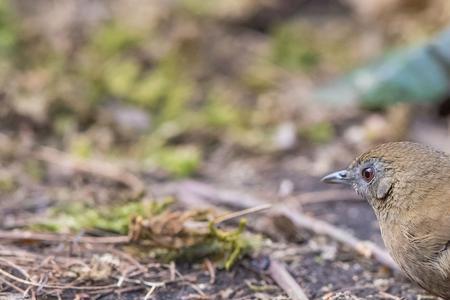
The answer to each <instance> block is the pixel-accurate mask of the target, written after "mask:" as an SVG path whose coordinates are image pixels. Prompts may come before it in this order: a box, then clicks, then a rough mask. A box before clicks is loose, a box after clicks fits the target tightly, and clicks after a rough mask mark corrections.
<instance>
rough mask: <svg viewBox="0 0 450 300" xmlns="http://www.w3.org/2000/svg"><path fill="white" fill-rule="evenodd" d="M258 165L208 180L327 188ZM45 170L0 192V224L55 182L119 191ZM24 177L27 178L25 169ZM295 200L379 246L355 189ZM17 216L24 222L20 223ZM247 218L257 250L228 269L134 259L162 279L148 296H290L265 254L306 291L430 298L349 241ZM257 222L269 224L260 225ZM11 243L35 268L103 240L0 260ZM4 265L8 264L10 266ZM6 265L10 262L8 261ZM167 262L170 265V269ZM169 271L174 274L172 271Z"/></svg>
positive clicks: (19, 245) (41, 212)
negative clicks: (244, 176)
mask: <svg viewBox="0 0 450 300" xmlns="http://www.w3.org/2000/svg"><path fill="white" fill-rule="evenodd" d="M8 164H9V168H10V170H11V171H13V170H14V171H15V172H22V171H23V170H21V168H22V167H23V165H22V163H21V162H17V161H15V162H14V161H12V160H10V161H9V163H8ZM280 165H283V164H280ZM263 168H264V169H265V171H261V172H259V174H260V176H258V177H257V178H253V179H252V181H253V182H252V183H251V184H248V185H246V186H244V185H243V186H241V188H240V189H238V188H237V186H236V183H226V182H224V181H223V179H222V181H220V183H219V181H217V182H214V183H211V184H212V185H215V186H216V187H219V188H228V189H230V187H233V189H234V190H240V191H244V192H245V194H250V195H251V194H253V195H258V196H261V195H265V197H264V198H265V199H273V200H272V201H273V202H278V203H279V202H281V201H289V202H291V203H292V201H293V202H295V201H296V198H298V199H300V196H301V195H302V194H303V193H305V192H313V191H319V190H325V189H329V188H330V187H329V186H326V185H323V184H321V183H320V181H319V178H317V177H305V176H301V175H299V174H296V175H293V174H292V173H290V172H287V171H286V170H283V168H282V167H279V165H277V164H273V165H272V166H270V165H266V166H264V167H263ZM277 168H278V170H277ZM46 170H47V172H48V174H47V176H45V178H46V180H45V182H42V183H41V184H32V183H30V182H28V185H26V186H22V188H21V189H20V191H17V192H15V193H12V194H9V195H6V194H2V196H1V198H2V201H1V203H2V205H1V210H2V215H3V216H4V217H3V219H2V220H1V229H3V230H10V229H11V228H16V229H17V228H20V227H22V226H24V224H26V223H27V222H30V221H32V220H33V219H36V218H40V216H42V217H45V211H46V208H47V207H48V206H50V205H53V204H54V203H53V201H54V200H53V199H52V194H53V195H55V191H56V190H58V189H59V192H60V193H61V192H62V190H64V189H67V190H66V192H68V193H72V192H73V191H75V190H76V192H75V193H76V194H78V195H79V196H81V197H82V196H83V195H88V194H89V195H91V196H92V195H94V198H97V199H98V201H102V198H103V199H106V198H108V197H110V196H111V195H113V194H115V193H116V194H117V193H121V192H123V190H122V189H121V188H119V187H117V186H114V185H111V184H107V183H105V182H101V181H98V180H95V179H94V178H90V177H89V176H87V177H86V176H81V175H73V174H65V175H61V170H58V169H55V168H47V169H46ZM266 174H270V176H266ZM218 177H219V176H218ZM22 178H24V180H25V178H26V175H24V176H23V177H22ZM287 179H289V180H292V183H293V185H292V186H291V191H290V196H289V199H287V198H285V200H283V199H282V198H280V197H279V196H277V189H276V187H278V186H279V185H280V180H281V181H282V180H287ZM200 180H201V178H200ZM163 183H164V181H159V182H155V181H151V182H149V183H148V184H149V186H153V187H157V186H158V185H161V184H163ZM24 184H25V182H24ZM305 186H307V187H309V190H308V191H304V187H305ZM256 187H257V188H256ZM261 187H262V188H261ZM333 191H340V190H333ZM342 191H343V190H342ZM328 198H330V197H328ZM295 207H296V209H298V210H301V211H302V212H303V213H306V214H308V215H311V216H314V217H317V218H318V219H321V220H325V221H327V222H329V223H331V224H334V225H336V226H337V227H339V228H343V229H345V230H347V231H349V232H351V233H353V234H354V235H355V236H356V237H358V238H360V239H362V240H370V241H373V242H375V243H377V244H378V245H380V246H382V241H381V237H380V233H379V229H378V226H377V221H376V219H375V216H374V214H373V213H372V210H371V208H370V207H369V205H368V204H367V203H366V202H364V201H362V200H359V199H357V198H355V197H353V198H351V199H339V198H338V199H332V198H331V199H325V200H324V201H321V202H317V203H314V202H312V203H306V204H303V205H301V203H298V205H296V206H295ZM17 220H20V222H22V223H23V224H18V223H17ZM249 220H250V221H249V225H250V228H251V230H253V231H258V232H261V231H262V232H264V233H265V236H266V238H265V240H264V244H263V246H262V247H261V248H260V250H258V251H257V252H255V253H251V254H250V255H246V256H245V257H244V258H243V259H242V260H240V261H239V262H238V263H237V264H236V265H235V266H234V267H233V268H232V269H231V270H229V271H226V270H224V269H223V268H217V269H216V270H215V271H214V273H213V274H212V273H211V270H210V269H208V268H206V267H205V263H204V262H201V261H200V262H199V263H185V262H183V261H178V262H177V263H176V264H175V265H173V266H170V265H166V264H160V263H157V262H156V261H154V260H151V259H148V258H146V259H143V260H142V261H140V264H142V265H143V266H145V267H144V268H145V269H146V271H145V275H142V276H143V277H139V276H138V277H136V279H139V278H141V279H142V278H145V280H147V281H152V282H165V284H164V286H158V287H156V288H155V289H154V290H153V291H152V293H151V296H149V297H148V298H147V299H288V297H287V296H286V294H285V292H284V291H283V290H281V289H280V287H278V286H277V285H276V283H275V282H274V281H273V280H272V279H271V277H270V276H269V275H268V273H267V269H268V264H269V263H270V260H269V256H270V257H275V258H277V259H279V260H280V261H282V262H284V263H285V264H286V266H287V269H288V271H289V272H290V273H291V275H292V276H293V277H294V278H295V280H296V281H297V282H298V283H299V284H300V286H301V287H302V288H303V289H304V290H305V292H306V294H307V296H308V297H310V299H411V300H415V299H433V298H432V297H431V296H427V293H426V292H424V291H423V290H422V289H420V288H419V287H417V286H415V285H414V284H411V283H410V282H409V281H408V280H407V279H405V278H404V277H403V276H402V275H401V274H397V273H392V272H391V271H389V270H388V269H387V268H386V267H384V266H382V265H380V264H379V263H377V262H376V261H375V260H374V259H371V258H364V257H362V256H361V255H359V254H357V253H356V252H355V251H354V249H349V248H348V247H345V246H343V245H341V244H340V243H338V242H336V241H335V240H333V239H331V238H329V237H326V236H319V235H316V234H313V233H311V232H309V231H307V230H303V231H301V230H296V229H293V228H292V227H290V226H289V222H287V223H286V221H285V220H282V219H279V220H277V219H275V220H274V219H271V220H269V221H268V218H267V216H266V213H265V212H262V213H258V214H256V215H254V216H252V217H250V218H249ZM262 226H267V227H266V228H262ZM91 234H92V233H91ZM94 234H95V232H94ZM108 247H109V246H108ZM113 248H114V247H113ZM13 249H17V251H26V253H27V254H24V255H25V256H27V255H38V256H36V259H37V260H36V261H34V264H35V267H33V268H32V269H34V271H32V272H36V269H35V268H36V265H39V264H42V265H45V264H47V263H48V260H51V259H55V258H56V260H58V257H64V258H65V259H69V258H83V259H86V260H87V261H89V259H91V258H92V256H95V254H98V253H102V252H104V251H105V248H99V247H98V246H95V245H93V246H92V245H91V246H88V245H81V244H80V245H78V244H77V243H76V242H74V241H72V242H70V241H67V242H61V243H60V242H57V243H54V242H38V243H36V242H32V241H28V242H27V241H26V240H25V241H23V240H22V241H20V242H13V243H3V244H2V246H1V248H0V253H1V257H0V258H1V262H2V265H4V263H5V262H4V261H3V259H7V258H8V253H7V252H8V250H9V251H11V250H13ZM108 249H110V248H106V250H107V251H109V250H108ZM117 249H122V248H121V247H119V248H117ZM13 251H14V250H13ZM111 251H112V250H111ZM120 251H122V250H120ZM125 252H126V251H125ZM111 253H114V252H111ZM9 255H11V254H9ZM138 259H139V258H138ZM19 263H21V262H20V261H18V262H16V264H19ZM22 263H23V262H22ZM6 266H7V265H6ZM25 266H26V265H25ZM7 267H8V266H7ZM9 267H10V268H11V266H9ZM46 268H47V267H44V269H45V270H47V269H46ZM12 269H13V270H14V269H15V268H14V267H12ZM44 269H43V270H44ZM171 269H172V271H170V270H171ZM174 269H175V270H176V276H175V278H173V275H171V272H173V270H174ZM19 270H20V268H19ZM122 271H123V270H122ZM17 272H18V271H17V269H16V271H15V272H13V273H12V274H16V276H18V275H20V273H17ZM44 272H45V271H44ZM36 274H39V272H37V273H36ZM171 277H172V279H170V278H171ZM103 283H111V279H108V280H106V281H103ZM86 284H88V285H101V284H102V281H100V282H92V281H91V282H90V283H89V281H88V282H87V283H86ZM19 285H20V283H19ZM113 285H114V281H113ZM2 290H3V293H2V297H4V298H2V299H18V298H20V296H19V295H18V293H17V289H16V288H14V287H13V286H9V287H8V286H5V285H3V288H2ZM45 291H46V289H45V288H43V289H42V290H41V291H39V289H38V290H37V291H36V295H38V296H37V298H39V299H52V298H56V296H51V294H47V293H46V292H45ZM91 292H92V291H89V293H83V292H82V291H81V292H80V291H76V290H75V291H73V290H72V291H71V290H63V292H61V294H60V295H59V297H61V298H63V299H71V298H72V297H78V298H77V299H88V298H90V297H93V295H95V293H94V294H91ZM100 292H101V293H100ZM147 294H149V289H148V287H146V286H145V285H137V286H133V287H130V288H129V289H127V288H117V287H116V288H111V289H110V290H101V291H99V293H98V295H96V297H95V298H96V299H143V297H145V295H147ZM421 297H422V298H421Z"/></svg>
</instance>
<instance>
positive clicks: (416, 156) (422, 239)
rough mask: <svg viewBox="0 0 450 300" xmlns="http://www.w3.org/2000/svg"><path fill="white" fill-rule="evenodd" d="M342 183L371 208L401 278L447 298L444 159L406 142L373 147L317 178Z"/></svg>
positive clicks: (448, 181)
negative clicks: (343, 166) (403, 275)
mask: <svg viewBox="0 0 450 300" xmlns="http://www.w3.org/2000/svg"><path fill="white" fill-rule="evenodd" d="M322 180H323V181H324V182H328V183H347V184H350V185H352V186H353V188H354V189H355V190H356V192H357V193H358V194H360V195H361V196H363V197H364V198H365V199H367V201H368V202H369V203H370V204H371V205H372V207H373V209H374V211H375V214H376V216H377V218H378V221H379V223H380V228H381V233H382V236H383V240H384V243H385V244H386V247H387V248H388V250H389V252H390V254H391V255H392V257H393V258H394V260H395V261H396V262H397V263H398V264H399V266H400V268H401V269H402V270H403V271H404V273H405V274H406V275H407V276H408V277H409V278H410V279H411V280H413V281H414V282H416V283H417V284H419V285H420V286H422V287H423V288H424V289H426V290H428V291H429V292H431V293H433V294H435V295H438V296H440V297H443V298H444V299H450V156H449V155H448V154H445V153H443V152H440V151H436V150H433V149H432V148H430V147H427V146H423V145H420V144H417V143H411V142H397V143H387V144H382V145H379V146H377V147H375V148H373V149H372V150H369V151H368V152H366V153H364V154H362V155H360V156H359V157H358V158H356V159H355V160H354V161H353V163H351V164H350V166H349V167H348V168H347V169H346V170H342V171H339V172H335V173H333V174H330V175H328V176H325V177H324V178H323V179H322Z"/></svg>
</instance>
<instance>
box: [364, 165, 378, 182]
mask: <svg viewBox="0 0 450 300" xmlns="http://www.w3.org/2000/svg"><path fill="white" fill-rule="evenodd" d="M361 176H362V178H363V179H364V180H365V181H366V182H370V181H372V179H373V177H374V176H375V170H374V169H373V168H372V167H367V168H364V169H363V170H362V171H361Z"/></svg>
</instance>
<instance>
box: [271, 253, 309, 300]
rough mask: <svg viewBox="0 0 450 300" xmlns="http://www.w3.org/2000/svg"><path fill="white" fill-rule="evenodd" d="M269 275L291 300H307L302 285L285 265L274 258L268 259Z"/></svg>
mask: <svg viewBox="0 0 450 300" xmlns="http://www.w3.org/2000/svg"><path fill="white" fill-rule="evenodd" d="M269 274H270V277H271V278H272V279H273V280H274V281H275V282H276V283H277V285H278V286H279V287H281V288H282V289H283V290H284V291H285V292H286V294H287V295H288V296H289V298H291V299H292V300H308V297H307V296H306V294H305V292H304V290H303V289H302V287H301V286H300V285H299V284H298V283H297V282H296V281H295V279H294V278H293V277H292V276H291V274H289V272H288V270H287V269H286V266H285V265H284V264H283V263H282V262H280V261H278V260H276V259H274V258H271V259H270V267H269Z"/></svg>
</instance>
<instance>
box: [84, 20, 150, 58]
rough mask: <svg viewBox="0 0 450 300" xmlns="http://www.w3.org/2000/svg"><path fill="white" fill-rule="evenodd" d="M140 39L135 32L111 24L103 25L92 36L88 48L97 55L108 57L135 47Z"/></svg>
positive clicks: (119, 25)
mask: <svg viewBox="0 0 450 300" xmlns="http://www.w3.org/2000/svg"><path fill="white" fill-rule="evenodd" d="M140 39H141V36H140V35H139V33H137V32H136V31H135V30H129V29H128V28H126V27H125V26H123V25H122V24H118V23H114V22H112V23H107V24H105V25H104V26H103V27H102V28H101V29H100V30H98V31H97V32H96V33H95V34H94V36H93V37H92V39H91V42H90V44H89V47H92V51H93V52H95V53H97V54H98V55H101V56H107V57H109V56H113V55H116V54H118V53H122V52H123V51H125V50H128V49H130V48H132V47H134V46H136V45H137V44H138V43H139V40H140Z"/></svg>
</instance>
